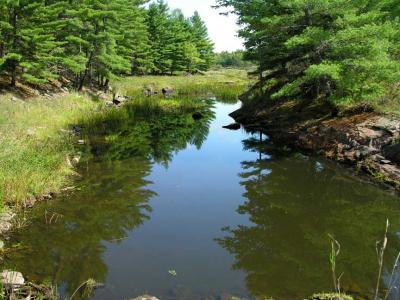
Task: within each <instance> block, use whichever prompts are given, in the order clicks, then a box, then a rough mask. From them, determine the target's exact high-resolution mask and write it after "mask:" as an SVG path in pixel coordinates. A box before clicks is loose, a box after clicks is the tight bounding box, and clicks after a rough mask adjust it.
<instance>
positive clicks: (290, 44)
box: [218, 0, 400, 103]
mask: <svg viewBox="0 0 400 300" xmlns="http://www.w3.org/2000/svg"><path fill="white" fill-rule="evenodd" d="M218 3H219V6H221V7H226V8H229V9H230V10H232V8H233V10H232V12H233V13H235V14H237V15H238V17H239V23H240V24H241V25H242V29H241V31H240V36H241V37H242V38H244V40H245V46H246V54H245V56H246V58H247V59H251V60H252V61H256V62H257V63H258V73H259V74H260V80H261V83H262V84H261V86H262V87H263V88H265V87H267V90H268V93H269V96H270V98H272V99H282V98H283V99H284V98H287V97H298V96H300V97H303V98H307V99H317V98H321V97H322V98H325V99H330V100H332V101H349V102H355V103H357V102H360V101H373V100H376V99H379V98H380V97H383V96H385V95H386V93H387V92H388V90H389V89H390V87H391V86H392V85H393V84H395V83H397V82H398V81H399V80H400V62H399V46H398V45H399V37H400V30H399V28H400V27H399V19H398V17H399V9H398V1H396V0H373V1H372V0H356V1H347V0H296V1H292V0H270V1H266V0H254V1H245V0H218ZM259 86H260V85H259Z"/></svg>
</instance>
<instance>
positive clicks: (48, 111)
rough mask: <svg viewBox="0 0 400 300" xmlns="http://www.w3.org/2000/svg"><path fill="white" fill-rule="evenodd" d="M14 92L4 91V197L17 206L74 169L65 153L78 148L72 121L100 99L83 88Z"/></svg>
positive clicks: (0, 176) (0, 192) (0, 130)
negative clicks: (47, 95)
mask: <svg viewBox="0 0 400 300" xmlns="http://www.w3.org/2000/svg"><path fill="white" fill-rule="evenodd" d="M10 98H11V95H3V96H0V201H1V202H2V204H9V205H17V206H18V205H21V204H23V202H24V200H26V199H28V198H30V197H37V196H40V195H44V194H46V193H50V192H57V191H59V190H60V188H62V187H63V186H64V185H65V184H66V183H67V181H68V180H69V179H68V178H69V176H70V175H72V174H73V170H72V169H71V167H70V166H68V164H67V161H66V157H67V156H68V155H71V154H72V153H73V152H74V146H73V145H74V141H73V137H72V136H71V135H70V134H68V133H67V132H68V129H69V126H70V125H72V124H76V122H78V120H79V119H80V118H81V117H82V115H86V116H88V115H90V114H92V113H93V112H95V111H96V110H97V108H98V107H99V104H96V103H94V102H92V101H90V100H89V99H87V98H85V97H83V96H80V95H78V94H70V95H65V96H60V97H59V98H57V99H51V100H45V99H33V100H29V101H26V102H25V101H17V102H13V101H11V100H10Z"/></svg>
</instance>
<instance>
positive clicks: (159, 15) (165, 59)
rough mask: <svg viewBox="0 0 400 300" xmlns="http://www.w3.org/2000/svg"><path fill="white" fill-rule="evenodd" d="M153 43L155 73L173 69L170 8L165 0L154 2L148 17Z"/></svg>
mask: <svg viewBox="0 0 400 300" xmlns="http://www.w3.org/2000/svg"><path fill="white" fill-rule="evenodd" d="M146 22H147V26H148V30H149V38H150V45H151V49H152V50H151V56H152V59H153V70H152V72H154V73H160V74H164V73H166V72H168V71H169V70H170V69H171V66H172V60H171V59H170V57H171V51H172V50H171V49H170V47H169V45H170V41H169V37H170V35H171V33H170V32H168V30H169V29H170V23H169V8H168V5H167V4H165V3H164V1H162V0H160V1H158V2H156V3H152V4H151V5H150V7H149V10H148V13H147V18H146Z"/></svg>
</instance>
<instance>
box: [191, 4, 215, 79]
mask: <svg viewBox="0 0 400 300" xmlns="http://www.w3.org/2000/svg"><path fill="white" fill-rule="evenodd" d="M190 23H191V33H192V43H193V44H194V46H195V47H196V49H197V51H198V53H199V60H198V62H197V63H196V68H197V69H199V70H201V71H207V70H208V69H210V67H211V65H212V64H213V62H214V44H213V43H212V42H211V40H210V38H209V36H208V29H207V26H206V25H205V23H204V22H203V20H202V19H201V17H200V15H199V13H198V12H197V11H196V12H195V13H194V15H193V16H192V17H191V18H190Z"/></svg>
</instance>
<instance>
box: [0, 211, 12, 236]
mask: <svg viewBox="0 0 400 300" xmlns="http://www.w3.org/2000/svg"><path fill="white" fill-rule="evenodd" d="M14 217H15V214H13V213H11V212H3V213H1V214H0V234H1V233H5V232H7V231H9V230H10V229H11V228H12V220H13V219H14Z"/></svg>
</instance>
